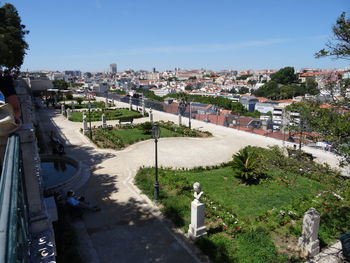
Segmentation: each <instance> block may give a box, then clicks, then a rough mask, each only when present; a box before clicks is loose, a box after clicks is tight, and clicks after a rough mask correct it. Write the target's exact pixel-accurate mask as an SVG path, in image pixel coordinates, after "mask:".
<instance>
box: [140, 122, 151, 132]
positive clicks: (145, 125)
mask: <svg viewBox="0 0 350 263" xmlns="http://www.w3.org/2000/svg"><path fill="white" fill-rule="evenodd" d="M152 126H153V125H152V123H151V122H149V121H146V122H144V123H141V124H140V127H141V129H142V131H143V133H144V134H151V133H152Z"/></svg>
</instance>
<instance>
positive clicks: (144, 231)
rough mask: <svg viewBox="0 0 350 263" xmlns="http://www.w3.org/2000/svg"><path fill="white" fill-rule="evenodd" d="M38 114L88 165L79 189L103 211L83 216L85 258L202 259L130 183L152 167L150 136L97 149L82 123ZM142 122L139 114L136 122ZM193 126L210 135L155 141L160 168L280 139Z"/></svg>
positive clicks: (210, 160) (220, 157)
mask: <svg viewBox="0 0 350 263" xmlns="http://www.w3.org/2000/svg"><path fill="white" fill-rule="evenodd" d="M123 106H125V105H123ZM153 113H154V120H155V121H157V120H171V121H174V122H177V121H178V118H177V116H175V115H171V114H167V113H163V112H158V111H153ZM40 118H41V121H42V123H41V125H42V126H45V128H49V127H52V126H50V125H54V126H55V127H56V128H57V130H58V131H59V132H60V135H61V136H62V137H64V138H65V139H66V141H67V144H69V147H67V154H68V155H70V156H73V157H74V158H76V159H77V160H79V161H83V162H85V163H86V164H88V165H89V166H90V167H91V171H92V176H91V178H90V179H89V180H88V182H87V183H86V184H85V185H84V186H83V187H82V189H81V190H79V192H80V193H82V194H83V195H85V196H87V197H88V199H89V200H92V201H93V202H96V203H98V205H99V206H101V208H102V211H101V212H99V213H90V214H89V215H88V216H86V217H85V218H84V223H85V227H86V230H87V231H86V233H85V236H86V237H87V238H89V242H88V245H89V246H90V248H91V250H92V252H95V253H90V254H89V255H88V256H87V258H86V259H85V261H84V262H179V261H182V262H199V261H205V258H203V257H202V256H201V255H200V254H198V253H197V255H195V254H194V253H193V252H192V251H194V250H193V249H194V248H193V247H192V245H191V244H189V243H188V242H186V240H184V239H183V236H182V235H181V234H177V233H176V232H173V231H171V230H169V224H168V223H167V221H166V220H164V219H163V218H162V217H161V215H160V213H159V211H158V208H157V207H156V206H154V205H153V203H152V202H151V201H150V200H149V199H148V198H147V197H146V196H144V195H142V194H141V193H140V191H139V190H138V189H137V188H136V187H135V186H134V185H133V183H132V182H133V178H134V176H135V174H136V172H137V170H138V169H139V167H141V166H153V165H154V142H153V140H148V141H143V142H139V143H136V144H134V145H131V146H129V147H128V148H126V149H124V150H122V151H114V150H109V149H98V148H96V147H95V146H94V145H93V144H92V143H90V142H89V140H88V139H87V138H86V137H84V136H83V135H82V134H81V133H80V132H79V130H80V128H81V127H82V123H74V122H70V121H67V119H66V118H64V117H63V116H62V115H58V114H57V115H56V114H54V113H53V112H48V111H45V112H44V111H43V110H42V111H41V113H40ZM146 120H148V119H147V118H143V119H138V120H136V122H143V121H146ZM115 123H116V121H109V122H108V124H113V125H114V124H115ZM100 124H101V123H94V124H93V125H100ZM192 126H193V127H194V128H199V129H203V130H207V131H210V132H211V133H212V134H213V137H210V138H179V137H177V138H161V139H160V140H159V142H158V151H159V153H158V156H159V165H160V166H164V167H175V168H179V167H195V166H207V165H216V164H220V163H222V162H227V161H229V160H230V159H231V158H232V155H233V154H234V153H235V152H237V151H238V150H239V149H241V148H242V147H244V146H246V145H249V144H250V145H256V146H262V147H266V146H268V145H279V146H282V142H281V141H278V140H275V139H273V138H268V137H263V136H260V135H256V134H251V133H247V132H244V131H238V130H235V129H229V128H226V127H222V126H217V125H213V124H210V123H203V122H199V121H196V120H193V121H192ZM305 148H306V147H305ZM306 150H307V151H308V152H311V153H312V154H314V155H315V156H316V157H317V160H318V161H320V162H323V161H326V162H328V163H329V164H330V165H331V166H336V165H337V160H336V157H335V156H334V155H333V154H331V153H329V152H323V151H319V150H315V149H312V148H310V149H308V148H306ZM160 184H161V178H160ZM91 254H92V255H91ZM199 258H200V259H199Z"/></svg>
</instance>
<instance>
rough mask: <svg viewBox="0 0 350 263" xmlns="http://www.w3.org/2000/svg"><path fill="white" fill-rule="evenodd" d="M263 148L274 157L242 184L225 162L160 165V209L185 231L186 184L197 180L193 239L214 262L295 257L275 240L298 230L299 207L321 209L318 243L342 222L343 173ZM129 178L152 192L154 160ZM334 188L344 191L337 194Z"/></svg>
mask: <svg viewBox="0 0 350 263" xmlns="http://www.w3.org/2000/svg"><path fill="white" fill-rule="evenodd" d="M274 150H275V149H274ZM264 151H269V150H264ZM271 151H272V153H273V150H271ZM265 156H266V158H275V159H274V164H273V165H271V166H269V167H268V168H266V174H267V175H268V176H267V178H268V179H264V180H262V181H261V182H260V183H259V184H256V185H246V184H243V183H242V181H241V180H239V179H238V178H236V177H235V170H233V169H232V168H231V167H229V166H227V165H226V166H224V167H220V168H212V169H199V168H197V169H192V170H171V169H160V170H159V183H160V199H159V201H158V202H159V203H160V207H161V210H162V212H163V214H164V215H165V216H167V217H168V218H170V219H171V220H172V221H173V222H174V224H175V226H177V227H179V228H181V229H182V230H183V231H184V232H187V230H188V225H189V224H190V203H191V201H192V200H193V196H192V193H193V190H192V185H193V183H194V182H196V181H198V182H200V183H201V187H202V189H203V191H204V192H205V194H204V196H203V201H204V202H205V205H206V212H205V224H206V226H207V230H208V235H207V236H204V237H201V238H200V239H199V240H198V242H197V245H198V246H199V248H201V249H202V251H203V252H204V253H206V254H207V255H208V256H209V257H210V258H211V260H212V261H213V262H243V263H245V262H247V263H248V262H257V263H259V262H261V263H262V262H272V263H280V262H281V263H282V262H302V261H301V260H302V259H299V258H295V257H296V256H297V255H298V254H297V252H293V251H288V250H286V249H284V250H283V249H281V248H283V246H285V244H286V243H284V242H285V241H288V240H289V243H287V244H288V245H290V244H291V243H290V242H295V240H297V238H298V237H300V234H301V228H302V219H303V215H304V213H305V212H306V211H307V210H308V209H309V208H310V207H315V208H316V209H317V211H318V212H319V213H320V214H321V225H320V232H319V239H320V242H321V245H322V246H325V245H327V244H330V243H331V242H333V241H334V240H335V239H336V238H337V237H338V236H339V234H341V233H344V232H346V231H347V230H348V223H347V222H349V220H350V200H349V197H350V195H349V193H350V191H349V188H350V187H348V186H349V181H350V180H346V179H344V178H341V177H339V176H338V174H337V173H334V172H332V171H331V170H329V168H327V167H323V168H322V167H321V166H320V165H319V164H316V163H313V162H308V163H303V164H301V161H295V162H294V161H293V160H289V159H288V160H287V159H284V158H287V157H281V156H280V157H279V158H280V159H278V160H277V159H276V155H273V154H271V155H269V153H267V152H265ZM267 161H268V160H267ZM303 162H304V161H303ZM305 162H306V161H305ZM286 164H288V166H286ZM295 165H301V166H303V167H306V166H307V168H308V169H307V170H308V171H309V172H305V169H304V171H303V172H302V173H300V169H299V167H298V166H296V167H294V166H295ZM278 166H279V167H280V168H278ZM320 171H321V174H320ZM323 173H326V174H325V175H324V176H323ZM135 183H136V185H137V186H138V187H139V188H140V189H141V190H142V191H143V192H144V193H145V194H146V195H148V196H149V197H150V198H151V199H153V183H154V169H153V168H142V169H140V170H139V171H138V173H137V175H136V177H135ZM333 191H334V192H336V193H338V194H339V195H341V196H343V197H346V198H344V199H339V198H337V197H336V196H334V195H333V194H332V193H333ZM320 193H323V194H322V195H320ZM276 237H280V238H276ZM286 253H287V254H286Z"/></svg>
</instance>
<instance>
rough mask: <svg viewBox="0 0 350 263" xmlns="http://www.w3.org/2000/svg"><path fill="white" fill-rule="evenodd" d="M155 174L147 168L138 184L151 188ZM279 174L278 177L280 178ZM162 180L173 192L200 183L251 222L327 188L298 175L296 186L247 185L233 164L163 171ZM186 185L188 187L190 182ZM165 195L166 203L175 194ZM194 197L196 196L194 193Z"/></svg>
mask: <svg viewBox="0 0 350 263" xmlns="http://www.w3.org/2000/svg"><path fill="white" fill-rule="evenodd" d="M153 175H154V171H153V170H152V169H147V168H145V169H144V170H141V171H140V172H139V174H138V175H137V177H136V182H137V184H138V186H139V187H140V188H141V189H142V190H144V189H145V188H149V189H151V188H152V185H153ZM277 175H278V174H277ZM277 175H275V177H277V178H278V176H277ZM140 177H142V178H143V179H142V181H143V183H142V184H140V183H138V182H140V181H139V180H140ZM176 177H178V178H179V180H178V181H176ZM290 177H293V176H290ZM159 182H160V184H161V186H162V187H165V189H166V190H167V191H168V192H170V193H171V192H172V191H173V188H174V186H175V188H176V186H178V187H180V186H181V185H182V184H187V188H189V192H190V191H191V190H190V189H191V187H192V185H193V183H195V182H200V183H201V187H202V189H203V191H204V192H205V195H206V196H207V197H208V198H209V199H210V200H211V201H213V202H215V203H218V204H220V205H221V206H223V208H224V209H229V210H230V211H233V212H234V213H235V214H236V215H237V216H238V218H240V219H243V220H248V221H252V220H254V219H255V218H256V217H257V216H258V215H260V214H261V213H262V212H265V211H267V210H271V209H273V208H276V209H279V208H281V207H284V206H287V205H289V204H291V203H292V202H294V201H296V200H299V199H301V198H304V197H305V196H309V197H311V196H314V195H315V194H316V193H318V192H320V191H321V190H323V189H325V187H324V186H322V185H321V184H320V183H319V182H316V181H313V180H310V179H308V178H305V177H297V178H296V179H295V182H294V183H293V185H288V184H286V183H284V182H282V181H280V180H278V179H276V180H271V181H270V182H265V183H262V184H258V185H250V186H247V185H244V184H241V182H240V180H239V179H237V178H235V177H234V176H233V170H232V168H231V167H225V168H220V169H214V170H210V171H200V172H195V171H171V170H161V171H160V177H159ZM183 186H184V187H186V185H183ZM164 191H165V190H164ZM164 191H163V193H164ZM146 192H147V191H146ZM149 193H151V194H152V191H149ZM164 195H167V196H166V199H167V200H166V202H169V201H170V200H171V199H172V198H173V196H172V195H171V194H170V195H168V194H166V193H164ZM185 197H187V195H186V196H185ZM178 198H179V196H178V195H177V194H174V199H178ZM190 198H192V197H191V196H190ZM185 199H187V198H185ZM189 200H190V199H189ZM189 200H187V201H189ZM188 212H189V210H188ZM188 220H189V213H188V214H187V215H186V220H185V221H187V222H186V224H185V225H187V223H189V221H188Z"/></svg>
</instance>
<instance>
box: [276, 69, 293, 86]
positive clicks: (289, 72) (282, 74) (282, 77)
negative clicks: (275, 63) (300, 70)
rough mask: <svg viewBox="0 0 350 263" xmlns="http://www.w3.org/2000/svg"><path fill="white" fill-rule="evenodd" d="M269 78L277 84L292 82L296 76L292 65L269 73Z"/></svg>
mask: <svg viewBox="0 0 350 263" xmlns="http://www.w3.org/2000/svg"><path fill="white" fill-rule="evenodd" d="M271 80H272V81H275V82H277V83H279V84H284V85H287V84H292V83H295V82H297V81H298V77H297V75H296V74H295V72H294V68H293V67H285V68H281V69H280V70H279V71H277V72H276V73H274V74H272V75H271Z"/></svg>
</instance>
